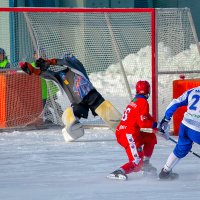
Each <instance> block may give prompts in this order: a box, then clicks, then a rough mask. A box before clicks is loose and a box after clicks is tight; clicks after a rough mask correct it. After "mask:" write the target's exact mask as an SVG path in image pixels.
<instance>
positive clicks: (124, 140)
mask: <svg viewBox="0 0 200 200" xmlns="http://www.w3.org/2000/svg"><path fill="white" fill-rule="evenodd" d="M116 137H117V141H118V143H119V144H120V145H121V146H122V147H124V149H125V151H126V154H127V156H128V159H129V162H128V163H126V164H124V165H123V166H121V168H122V169H123V170H124V171H125V173H126V174H129V173H131V172H138V171H140V170H141V168H142V166H143V157H144V156H146V157H151V155H152V153H153V150H154V146H155V144H157V139H156V135H155V133H145V132H138V133H134V134H131V133H126V132H125V130H123V131H118V130H117V131H116Z"/></svg>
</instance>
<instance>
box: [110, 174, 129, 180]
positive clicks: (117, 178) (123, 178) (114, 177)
mask: <svg viewBox="0 0 200 200" xmlns="http://www.w3.org/2000/svg"><path fill="white" fill-rule="evenodd" d="M107 178H108V179H112V180H120V181H126V180H127V179H128V178H127V177H125V176H124V175H118V176H117V177H116V176H115V175H114V174H109V175H108V176H107Z"/></svg>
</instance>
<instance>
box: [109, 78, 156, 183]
mask: <svg viewBox="0 0 200 200" xmlns="http://www.w3.org/2000/svg"><path fill="white" fill-rule="evenodd" d="M149 95H150V84H149V83H148V82H147V81H138V82H137V84H136V96H135V97H134V99H133V100H132V101H131V102H130V103H129V105H128V106H127V107H126V109H125V111H124V114H123V116H122V119H121V121H120V123H119V125H118V126H117V128H116V138H117V142H118V143H119V144H120V145H121V146H122V147H123V148H124V149H125V151H126V154H127V156H128V159H129V162H127V163H126V164H124V165H123V166H121V167H120V168H119V169H117V170H115V171H114V172H112V173H110V174H109V175H108V176H107V177H108V178H111V179H122V180H126V179H127V178H128V177H127V174H129V173H131V172H138V171H140V170H142V171H144V172H145V171H146V172H150V173H153V174H156V171H157V169H156V168H155V167H153V166H152V165H151V164H150V162H149V160H150V158H151V156H152V153H153V150H154V146H155V144H156V143H157V139H156V134H155V131H154V129H155V128H156V127H157V122H155V121H154V119H153V118H152V116H151V115H150V114H149V103H148V101H147V99H148V97H149ZM147 129H148V132H147ZM149 130H150V131H149Z"/></svg>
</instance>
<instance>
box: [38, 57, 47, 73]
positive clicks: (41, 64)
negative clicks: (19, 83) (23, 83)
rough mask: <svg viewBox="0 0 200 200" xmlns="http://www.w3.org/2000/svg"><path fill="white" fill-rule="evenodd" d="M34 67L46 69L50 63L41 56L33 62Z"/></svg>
mask: <svg viewBox="0 0 200 200" xmlns="http://www.w3.org/2000/svg"><path fill="white" fill-rule="evenodd" d="M35 65H36V67H38V68H40V70H41V71H43V72H44V71H47V70H48V68H49V67H50V64H49V62H48V61H46V60H44V59H43V58H39V59H37V60H36V62H35Z"/></svg>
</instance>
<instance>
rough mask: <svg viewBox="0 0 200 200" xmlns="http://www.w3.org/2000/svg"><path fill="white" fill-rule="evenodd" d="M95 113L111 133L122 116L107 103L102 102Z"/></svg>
mask: <svg viewBox="0 0 200 200" xmlns="http://www.w3.org/2000/svg"><path fill="white" fill-rule="evenodd" d="M95 112H96V113H97V114H98V116H99V117H101V118H102V119H103V120H104V121H105V122H106V123H107V124H108V126H109V127H110V128H111V129H112V130H113V131H115V129H116V127H117V125H118V124H119V122H120V120H121V117H122V115H121V113H120V112H119V111H118V110H117V109H116V108H115V107H114V106H113V105H112V104H111V103H110V102H109V101H107V100H105V101H103V103H101V104H100V105H99V106H98V107H97V108H96V110H95Z"/></svg>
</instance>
